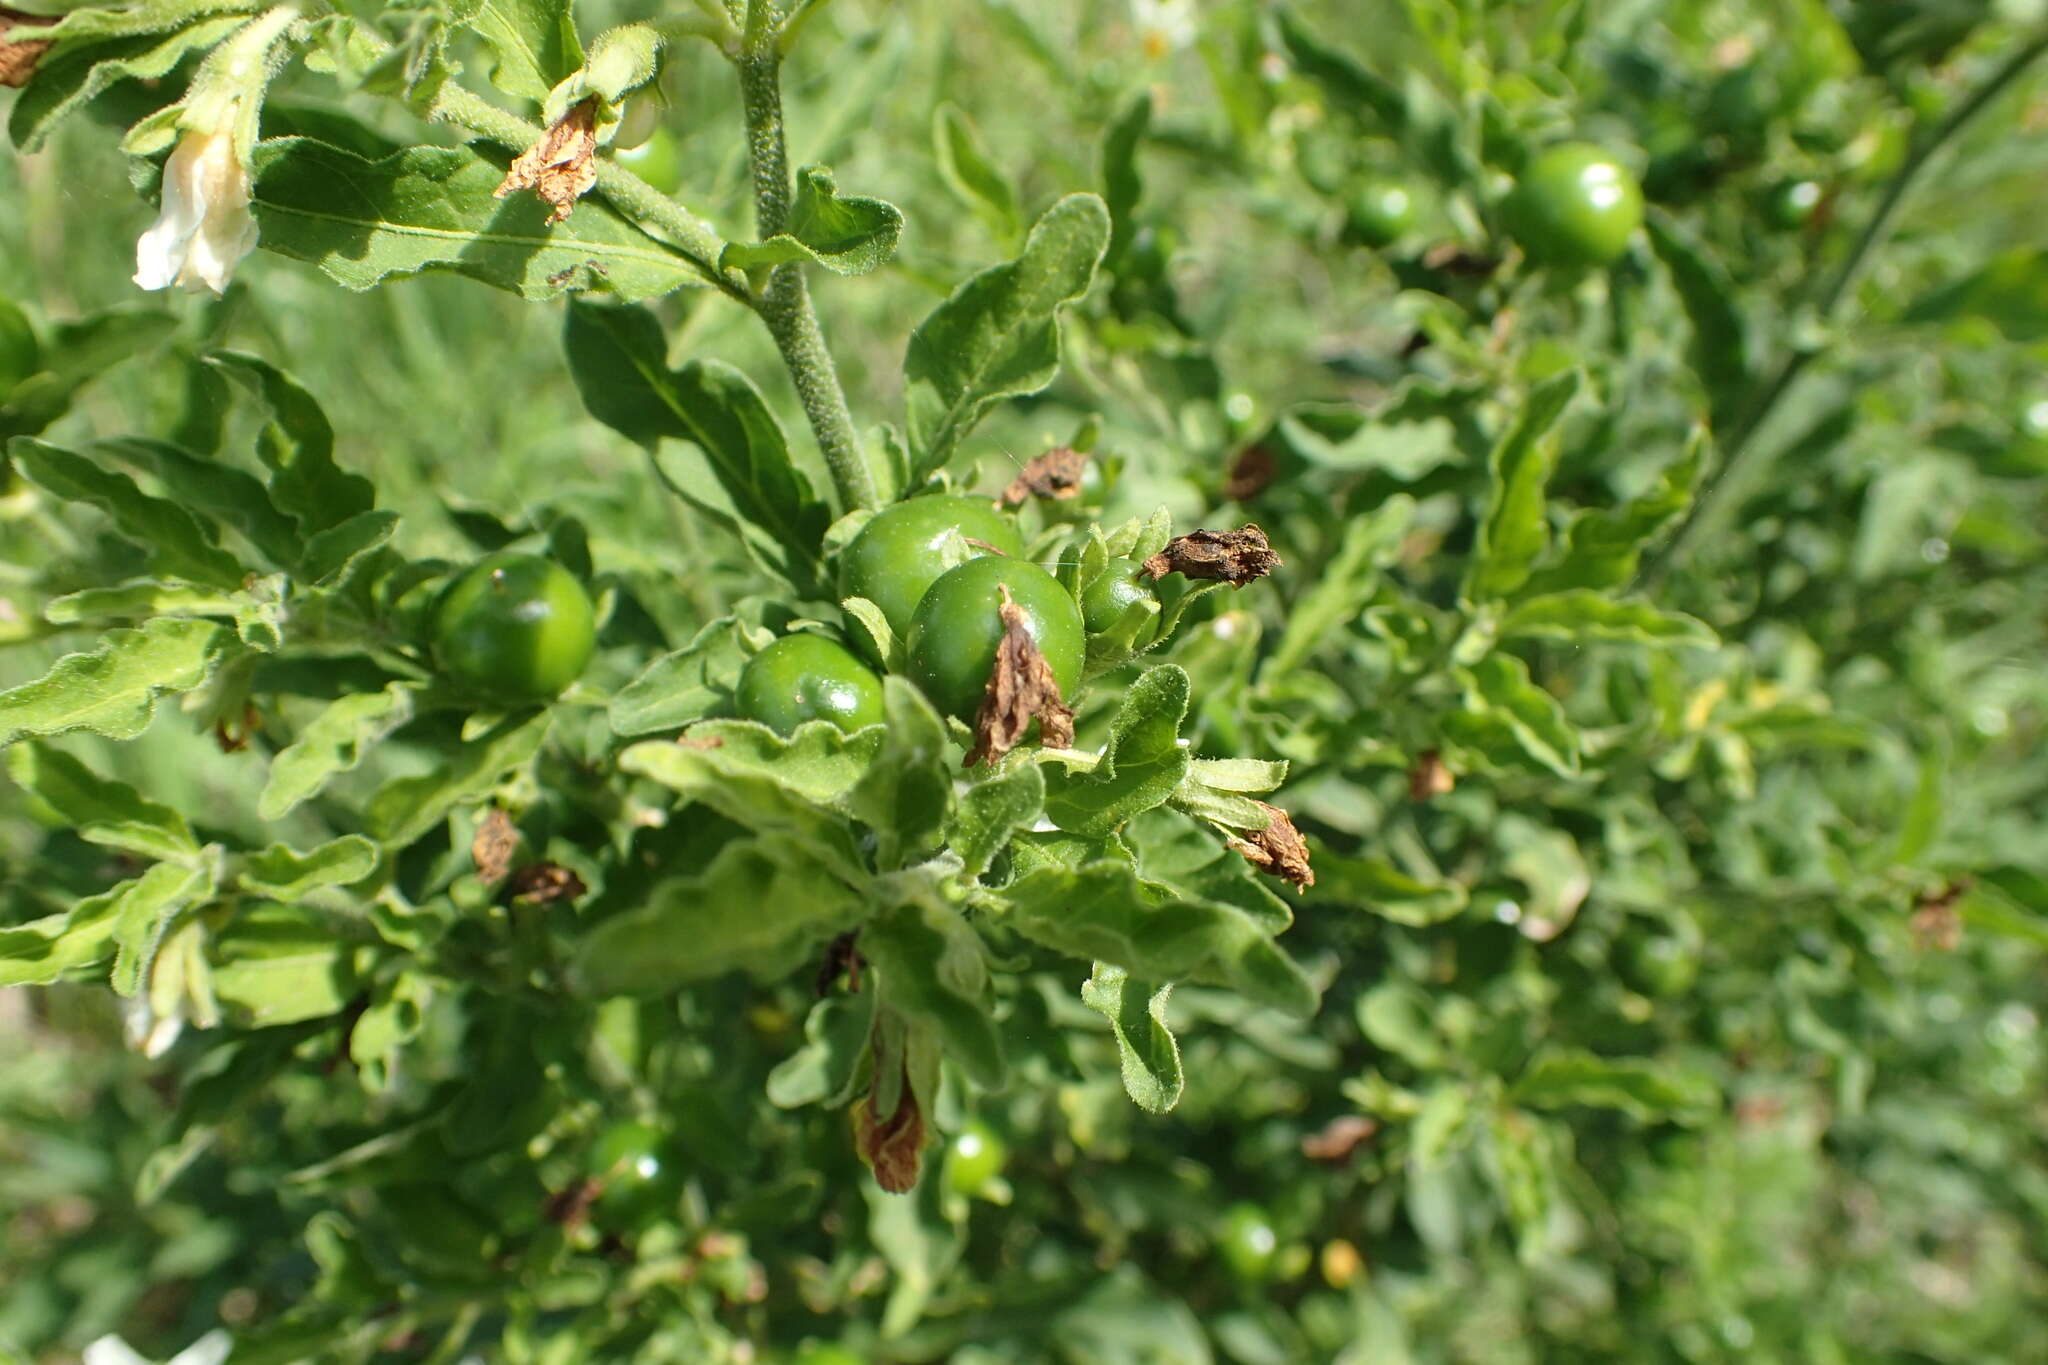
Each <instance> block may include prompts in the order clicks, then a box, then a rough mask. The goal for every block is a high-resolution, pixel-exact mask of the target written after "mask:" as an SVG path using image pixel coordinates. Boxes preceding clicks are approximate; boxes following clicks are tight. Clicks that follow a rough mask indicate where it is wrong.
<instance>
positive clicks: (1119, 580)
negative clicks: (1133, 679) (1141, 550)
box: [1081, 559, 1158, 645]
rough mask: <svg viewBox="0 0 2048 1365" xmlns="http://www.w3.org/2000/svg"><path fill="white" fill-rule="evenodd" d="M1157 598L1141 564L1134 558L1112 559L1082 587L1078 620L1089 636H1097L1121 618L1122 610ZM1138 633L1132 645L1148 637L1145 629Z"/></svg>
mask: <svg viewBox="0 0 2048 1365" xmlns="http://www.w3.org/2000/svg"><path fill="white" fill-rule="evenodd" d="M1157 600H1158V599H1157V597H1156V595H1155V594H1154V593H1153V590H1152V576H1151V575H1150V574H1148V573H1146V572H1145V570H1144V568H1143V566H1142V565H1140V564H1138V563H1137V562H1136V561H1134V560H1129V559H1112V560H1110V561H1109V567H1108V568H1106V569H1104V570H1103V571H1102V575H1101V576H1100V577H1099V578H1097V579H1096V580H1095V581H1094V582H1093V583H1090V584H1089V585H1088V586H1087V587H1086V588H1084V589H1082V591H1081V619H1082V621H1083V623H1084V624H1085V625H1086V626H1087V627H1088V633H1089V634H1090V635H1100V634H1101V633H1102V632H1103V631H1105V630H1108V629H1109V628H1110V627H1111V626H1113V625H1115V624H1116V623H1117V622H1118V621H1121V620H1122V619H1123V615H1124V613H1125V612H1126V611H1129V610H1130V609H1131V608H1132V607H1134V606H1136V605H1137V604H1138V603H1140V602H1154V601H1157ZM1155 621H1156V618H1155ZM1138 635H1139V638H1138V639H1136V640H1133V641H1132V642H1131V643H1132V644H1134V645H1136V644H1145V643H1149V641H1150V640H1151V634H1150V632H1148V631H1143V630H1141V631H1139V632H1138Z"/></svg>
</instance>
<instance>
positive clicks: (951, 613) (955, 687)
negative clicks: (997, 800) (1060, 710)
mask: <svg viewBox="0 0 2048 1365" xmlns="http://www.w3.org/2000/svg"><path fill="white" fill-rule="evenodd" d="M1005 589H1007V590H1008V592H1009V594H1010V600H1011V601H1012V602H1015V603H1016V604H1017V606H1018V607H1020V608H1022V609H1023V612H1024V628H1025V629H1026V630H1028V631H1029V632H1030V633H1031V638H1032V640H1033V641H1034V642H1035V643H1036V644H1037V645H1038V652H1039V653H1040V654H1042V655H1044V656H1045V661H1046V663H1047V664H1048V665H1049V666H1050V667H1051V668H1052V675H1053V679H1054V680H1055V681H1056V682H1058V683H1059V688H1060V695H1061V696H1062V697H1066V696H1070V695H1072V693H1073V691H1074V688H1075V687H1076V686H1078V685H1079V684H1080V681H1081V662H1082V660H1083V658H1084V657H1085V656H1086V653H1087V640H1088V633H1087V628H1086V627H1085V626H1084V625H1083V624H1082V620H1081V608H1080V606H1079V604H1077V603H1076V602H1075V601H1074V595H1073V594H1072V593H1070V592H1068V591H1067V590H1066V589H1065V588H1064V587H1062V586H1060V581H1059V580H1058V579H1056V578H1054V577H1053V576H1052V575H1051V574H1049V573H1047V572H1046V571H1045V570H1044V569H1041V568H1039V567H1038V566H1037V565H1036V564H1032V563H1030V562H1028V561H1026V560H1021V559H996V558H993V557H991V558H984V559H970V560H968V561H967V562H966V563H965V564H962V565H960V566H959V567H958V568H956V569H950V570H948V571H947V572H946V573H945V574H943V575H941V576H940V578H939V580H938V582H936V583H934V584H932V586H931V591H930V592H927V593H926V594H925V595H924V600H923V601H921V602H919V603H918V604H917V613H916V614H915V615H914V616H913V617H912V618H911V621H910V633H909V636H908V643H907V645H906V648H905V651H904V655H905V657H906V658H907V659H908V660H909V672H910V677H911V681H913V682H915V683H916V684H917V685H918V686H919V687H921V688H923V689H924V693H925V695H926V696H927V697H930V698H931V700H932V704H933V705H935V706H937V707H938V708H939V709H940V710H941V711H944V712H946V713H947V714H949V715H954V716H958V717H960V718H961V719H962V720H970V719H972V717H973V715H974V712H975V709H976V708H977V707H979V706H980V705H981V697H982V693H983V691H984V690H985V689H986V688H987V686H988V679H989V674H990V673H992V672H993V671H994V670H995V665H996V647H997V646H998V645H1000V644H1001V643H1002V639H1003V630H1004V627H1003V620H1002V615H1001V608H1002V602H1003V592H1004V590H1005Z"/></svg>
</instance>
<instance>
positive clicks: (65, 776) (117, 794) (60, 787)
mask: <svg viewBox="0 0 2048 1365" xmlns="http://www.w3.org/2000/svg"><path fill="white" fill-rule="evenodd" d="M7 773H8V776H10V777H12V778H13V779H14V781H15V783H16V784H17V785H18V786H20V787H21V789H22V790H23V791H27V792H32V793H34V794H35V795H36V796H38V797H40V798H41V799H42V800H43V801H44V802H45V803H46V804H48V805H49V807H50V808H51V809H52V810H54V811H56V812H57V814H58V815H60V816H62V817H63V818H64V820H65V821H66V822H68V823H69V824H70V825H71V826H72V827H73V828H74V829H76V830H77V831H78V837H79V838H81V839H84V840H85V841H86V842H87V843H93V844H99V845H102V846H104V847H106V848H114V849H120V850H121V851H123V852H125V853H134V854H137V855H139V856H141V857H144V858H153V859H157V860H159V861H162V862H175V863H189V862H191V861H193V860H194V859H196V858H198V856H199V841H198V840H197V839H194V838H193V837H192V827H191V826H190V825H188V824H186V823H185V817H184V816H183V815H181V814H179V813H178V812H177V811H175V810H173V809H171V808H170V807H169V806H164V805H159V804H158V803H156V802H154V801H151V800H149V799H148V798H146V797H144V796H143V795H142V794H141V793H140V792H138V791H136V790H135V788H133V787H131V786H129V785H128V784H127V783H125V782H116V781H114V780H112V779H111V778H105V777H101V776H100V775H99V774H98V773H95V772H93V771H92V769H90V768H88V767H86V766H85V764H83V763H81V762H79V761H78V760H77V759H76V758H73V757H72V756H71V755H70V754H67V753H65V752H63V751H62V750H59V749H51V748H48V747H46V746H44V745H41V744H22V745H18V746H16V747H15V749H14V750H13V751H12V752H11V753H9V754H8V756H7Z"/></svg>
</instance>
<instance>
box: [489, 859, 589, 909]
mask: <svg viewBox="0 0 2048 1365" xmlns="http://www.w3.org/2000/svg"><path fill="white" fill-rule="evenodd" d="M589 889H590V888H589V887H587V886H585V885H584V884H583V878H581V877H579V876H577V875H576V874H575V873H574V872H571V871H570V870H569V869H568V868H566V867H563V866H562V865H561V864H560V863H531V864H529V865H527V866H526V867H522V868H520V869H519V870H518V871H517V872H515V873H513V874H512V880H511V881H509V882H507V883H506V884H505V894H506V896H508V897H509V898H510V899H512V900H515V901H519V902H520V903H522V904H525V905H552V904H554V903H555V902H556V901H573V900H575V899H576V898H577V897H579V896H581V895H582V894H583V893H584V892H585V891H588V890H589Z"/></svg>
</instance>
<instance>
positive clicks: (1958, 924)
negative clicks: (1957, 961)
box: [1908, 877, 1973, 953]
mask: <svg viewBox="0 0 2048 1365" xmlns="http://www.w3.org/2000/svg"><path fill="white" fill-rule="evenodd" d="M1972 884H1973V883H1972V882H1971V880H1970V879H1969V878H1968V877H1960V878H1957V879H1956V880H1955V881H1952V882H1950V883H1949V884H1948V885H1946V886H1944V887H1942V888H1941V889H1940V890H1939V891H1928V892H1923V893H1922V894H1921V895H1920V897H1919V898H1918V899H1917V900H1915V901H1914V902H1913V918H1912V919H1911V920H1910V921H1908V926H1909V927H1910V928H1911V929H1912V931H1913V946H1914V947H1916V948H1918V949H1919V950H1920V951H1921V952H1923V953H1925V952H1941V953H1952V952H1954V951H1955V950H1956V948H1957V947H1958V946H1960V945H1961V943H1962V941H1963V917H1962V914H1961V912H1960V911H1958V910H1957V909H1956V902H1957V901H1959V900H1961V899H1962V898H1963V896H1964V894H1965V893H1966V892H1968V891H1969V889H1970V887H1971V885H1972Z"/></svg>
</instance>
